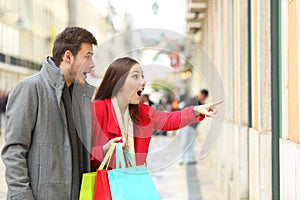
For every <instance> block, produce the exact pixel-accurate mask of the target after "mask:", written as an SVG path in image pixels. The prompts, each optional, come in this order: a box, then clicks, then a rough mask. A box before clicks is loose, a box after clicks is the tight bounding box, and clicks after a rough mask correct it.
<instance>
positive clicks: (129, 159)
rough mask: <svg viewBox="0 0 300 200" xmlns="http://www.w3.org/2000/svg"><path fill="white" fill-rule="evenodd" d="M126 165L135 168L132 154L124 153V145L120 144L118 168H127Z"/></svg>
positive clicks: (117, 154)
mask: <svg viewBox="0 0 300 200" xmlns="http://www.w3.org/2000/svg"><path fill="white" fill-rule="evenodd" d="M124 157H125V158H124ZM126 165H127V166H128V167H130V166H131V167H133V166H135V164H134V161H133V159H132V156H131V154H130V153H129V152H128V151H126V152H124V151H123V147H122V144H121V143H118V144H117V146H116V168H117V169H119V168H126Z"/></svg>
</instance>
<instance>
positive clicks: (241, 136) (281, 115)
mask: <svg viewBox="0 0 300 200" xmlns="http://www.w3.org/2000/svg"><path fill="white" fill-rule="evenodd" d="M299 13H300V1H299V0H289V1H288V0H281V1H279V0H276V1H269V0H267V1H258V0H251V1H249V0H222V1H216V0H209V1H205V0H192V1H191V2H190V9H189V13H188V19H187V22H188V24H189V26H188V28H189V32H188V34H189V36H190V37H191V38H192V39H194V40H195V41H198V43H199V45H201V47H202V48H203V49H204V50H205V52H206V54H207V55H205V56H208V57H210V58H211V59H212V61H213V63H214V66H215V68H216V69H217V70H218V72H219V74H220V76H221V77H222V81H223V86H224V90H225V94H226V98H225V100H226V102H225V104H226V117H225V121H224V127H223V134H222V137H221V139H220V141H219V142H218V144H217V146H216V148H215V149H214V151H213V152H212V154H211V155H210V156H209V158H208V161H209V162H211V166H212V170H213V171H214V172H215V173H214V174H215V180H216V185H217V187H219V188H220V189H221V191H222V193H223V196H224V199H253V200H254V199H261V200H266V199H288V200H291V199H295V200H296V199H300V196H299V189H300V187H299V186H300V176H299V174H300V173H299V172H300V165H299V163H300V162H299V153H300V151H299V142H300V141H299V102H300V101H299V88H300V87H299V80H300V76H299V69H300V68H299V67H300V65H299V61H298V58H299V47H300V42H299V36H300V32H299V30H300V22H299ZM194 56H198V57H200V58H201V57H203V55H201V54H199V52H198V53H197V54H195V55H194ZM195 68H197V69H198V70H200V71H201V70H205V68H207V66H204V65H201V64H199V65H198V66H196V67H195ZM193 74H194V73H193ZM205 78H206V77H205ZM207 78H212V79H214V77H207ZM190 82H191V84H192V85H193V87H195V88H197V87H198V88H199V82H200V83H202V86H203V82H204V81H203V80H201V79H199V77H197V76H196V75H193V77H192V79H191V81H190ZM208 87H209V89H210V90H211V91H212V92H211V94H212V95H214V92H215V91H218V88H215V87H214V86H213V85H211V86H209V85H208Z"/></svg>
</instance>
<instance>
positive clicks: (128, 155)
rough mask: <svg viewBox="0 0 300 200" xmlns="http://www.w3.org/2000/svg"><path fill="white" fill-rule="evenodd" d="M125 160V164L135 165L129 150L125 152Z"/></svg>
mask: <svg viewBox="0 0 300 200" xmlns="http://www.w3.org/2000/svg"><path fill="white" fill-rule="evenodd" d="M125 160H126V163H127V166H131V167H135V163H134V161H133V159H132V156H131V153H129V151H127V152H125Z"/></svg>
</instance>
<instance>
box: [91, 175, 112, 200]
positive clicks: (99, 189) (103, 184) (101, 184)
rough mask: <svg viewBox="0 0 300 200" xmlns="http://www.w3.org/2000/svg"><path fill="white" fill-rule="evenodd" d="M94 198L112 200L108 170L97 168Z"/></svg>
mask: <svg viewBox="0 0 300 200" xmlns="http://www.w3.org/2000/svg"><path fill="white" fill-rule="evenodd" d="M94 200H111V194H110V188H109V181H108V175H107V170H105V169H102V170H97V174H96V185H95V196H94Z"/></svg>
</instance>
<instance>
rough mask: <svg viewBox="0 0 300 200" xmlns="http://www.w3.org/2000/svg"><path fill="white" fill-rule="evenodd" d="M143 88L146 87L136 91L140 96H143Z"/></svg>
mask: <svg viewBox="0 0 300 200" xmlns="http://www.w3.org/2000/svg"><path fill="white" fill-rule="evenodd" d="M143 90H144V88H142V89H139V90H138V91H137V92H136V94H137V95H138V96H139V97H140V96H142V92H143Z"/></svg>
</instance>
